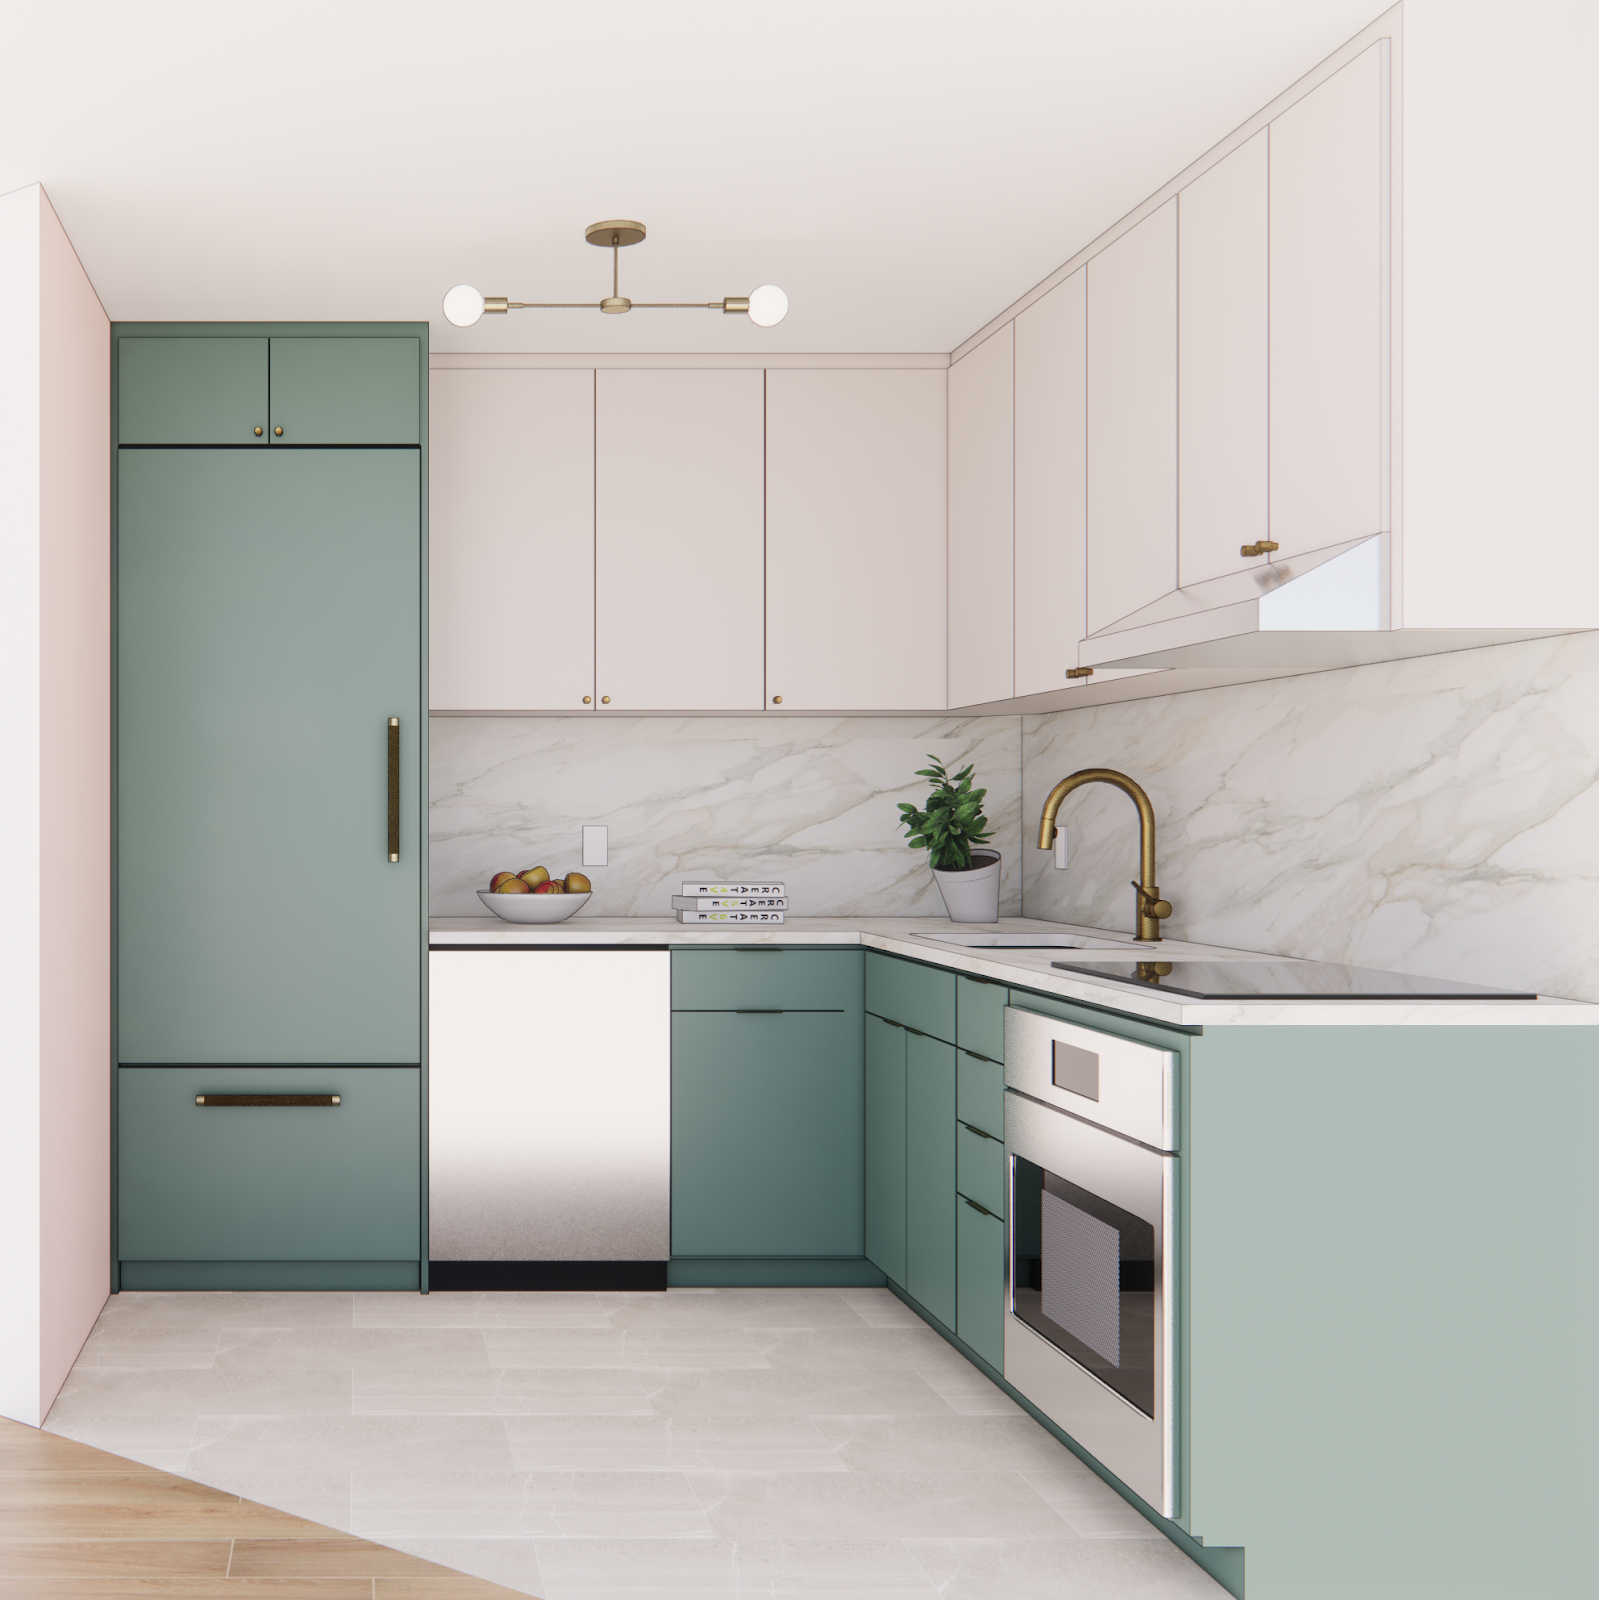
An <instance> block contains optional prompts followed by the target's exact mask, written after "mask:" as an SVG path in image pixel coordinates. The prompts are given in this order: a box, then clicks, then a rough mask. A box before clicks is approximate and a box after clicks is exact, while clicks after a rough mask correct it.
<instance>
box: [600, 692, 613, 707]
mask: <svg viewBox="0 0 1599 1600" xmlns="http://www.w3.org/2000/svg"><path fill="white" fill-rule="evenodd" d="M610 703H611V697H610V696H609V695H608V694H602V695H601V696H600V704H601V705H602V706H608V705H609V704H610Z"/></svg>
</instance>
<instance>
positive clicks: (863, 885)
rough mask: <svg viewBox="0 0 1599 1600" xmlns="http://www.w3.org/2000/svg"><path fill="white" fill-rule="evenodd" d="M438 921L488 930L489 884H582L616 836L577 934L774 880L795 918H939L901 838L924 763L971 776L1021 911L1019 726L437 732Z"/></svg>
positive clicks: (996, 722) (976, 722) (684, 724)
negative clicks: (698, 883) (477, 923)
mask: <svg viewBox="0 0 1599 1600" xmlns="http://www.w3.org/2000/svg"><path fill="white" fill-rule="evenodd" d="M431 740H432V753H431V763H430V767H431V783H432V804H431V813H430V836H431V837H430V850H431V859H432V867H431V903H432V912H433V914H434V915H435V916H470V915H474V914H480V913H481V912H482V909H483V907H482V904H481V902H480V901H479V900H478V898H477V895H476V893H475V892H474V891H475V890H477V889H480V888H486V887H487V886H488V880H489V876H490V874H491V873H493V872H495V871H498V870H500V869H502V868H512V869H515V868H521V867H525V866H532V865H534V864H535V863H543V864H544V865H546V866H548V867H549V868H550V869H551V870H552V871H561V870H564V869H568V868H573V867H577V866H578V865H579V862H580V860H581V849H580V846H581V838H582V835H581V832H580V830H581V828H582V826H583V824H585V823H605V824H607V825H608V826H609V828H610V864H609V866H606V867H596V868H593V869H585V870H587V871H588V874H589V877H590V878H591V879H592V880H593V883H594V898H593V899H592V900H591V901H590V902H589V904H588V905H587V906H586V907H585V909H584V912H583V913H581V915H583V916H589V915H592V916H600V917H628V916H660V915H662V914H664V913H667V912H669V911H670V909H671V900H670V897H671V896H672V895H673V894H674V893H676V892H677V890H678V885H679V883H680V882H681V880H683V879H684V878H687V877H692V876H694V875H695V874H697V873H739V874H743V875H745V876H747V877H749V878H752V879H754V878H763V877H767V876H771V877H772V878H775V879H780V880H782V881H784V882H786V883H787V885H788V894H789V904H790V912H791V914H795V915H803V916H818V917H828V916H851V915H869V916H879V917H882V916H890V917H906V916H942V915H943V910H944V907H943V902H942V901H941V900H940V898H939V894H938V889H937V886H936V884H935V883H934V881H933V878H932V875H931V873H930V872H929V871H928V867H927V856H926V853H925V852H924V851H912V850H910V849H908V848H907V847H906V845H905V840H904V835H903V834H902V833H901V832H900V831H899V829H898V827H897V826H896V824H897V821H898V815H899V813H898V811H897V810H896V806H897V804H898V802H899V801H901V800H911V801H918V800H919V799H920V798H922V797H923V796H925V794H926V780H925V779H922V778H917V777H915V776H914V774H915V772H916V771H917V769H918V768H920V767H924V766H926V765H927V760H926V758H927V756H928V754H929V753H932V754H935V755H937V756H938V757H939V759H941V760H942V761H944V762H945V763H946V765H947V766H949V767H950V768H951V769H954V768H957V767H960V766H963V765H965V764H966V763H967V762H972V763H975V765H976V768H977V781H978V782H979V783H980V784H981V785H983V786H985V787H986V788H987V789H988V800H987V802H986V806H987V814H988V817H989V821H990V824H991V826H992V829H993V834H994V840H993V842H994V845H995V847H996V848H998V849H999V850H1000V852H1001V853H1002V856H1003V860H1004V867H1003V872H1002V877H1001V884H1000V912H1001V915H1009V916H1013V915H1016V914H1018V913H1019V912H1020V909H1021V867H1020V862H1019V859H1018V858H1019V854H1020V845H1021V829H1020V821H1021V808H1020V800H1021V719H1020V718H1019V717H766V718H763V717H595V718H593V719H585V718H581V717H434V718H433V719H432V722H431Z"/></svg>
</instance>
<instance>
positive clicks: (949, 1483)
mask: <svg viewBox="0 0 1599 1600" xmlns="http://www.w3.org/2000/svg"><path fill="white" fill-rule="evenodd" d="M45 1426H46V1427H47V1428H49V1429H50V1430H52V1431H53V1432H55V1433H59V1434H62V1435H64V1436H66V1437H68V1438H72V1439H80V1440H82V1441H84V1442H85V1443H87V1444H93V1445H97V1446H99V1447H100V1448H101V1449H104V1450H110V1451H114V1452H116V1453H117V1454H119V1455H124V1456H128V1457H131V1458H132V1459H134V1460H136V1461H142V1462H145V1463H147V1464H148V1465H150V1466H155V1467H162V1468H165V1469H167V1470H169V1471H173V1472H179V1473H183V1474H185V1475H187V1476H188V1477H191V1478H194V1479H197V1480H198V1481H200V1482H201V1483H205V1484H209V1485H211V1486H213V1487H215V1488H218V1489H224V1490H227V1491H228V1492H229V1493H231V1494H237V1495H243V1496H245V1497H247V1498H249V1499H252V1500H257V1501H261V1502H263V1503H265V1504H266V1505H269V1506H275V1507H278V1508H280V1509H281V1510H284V1511H289V1512H292V1513H294V1514H296V1515H298V1516H302V1517H307V1518H310V1519H312V1520H313V1521H317V1522H321V1523H325V1524H328V1525H330V1526H332V1527H335V1528H339V1529H343V1530H345V1531H347V1532H350V1533H354V1534H358V1535H361V1536H362V1537H365V1538H368V1539H372V1540H375V1541H377V1542H380V1543H383V1544H387V1545H390V1546H393V1547H394V1548H396V1549H400V1550H407V1551H410V1552H412V1553H413V1554H415V1555H418V1556H422V1557H425V1558H426V1559H428V1560H431V1561H436V1562H439V1563H442V1564H443V1565H446V1566H449V1567H453V1568H456V1569H458V1570H460V1571H463V1572H468V1573H471V1574H473V1575H475V1576H477V1577H481V1578H485V1579H488V1580H490V1581H491V1582H495V1583H500V1584H504V1585H506V1586H507V1587H509V1588H512V1589H519V1590H522V1591H523V1592H525V1593H527V1594H532V1595H541V1596H544V1597H546V1600H655V1597H657V1596H658V1597H662V1600H667V1597H671V1600H689V1597H698V1596H707V1597H711V1596H715V1597H735V1596H736V1597H743V1596H750V1597H753V1596H767V1597H774V1600H775V1597H779V1596H780V1597H783V1600H807V1597H814V1600H823V1597H825V1600H907V1597H912V1596H934V1595H937V1596H942V1597H946V1600H989V1597H995V1600H997V1597H999V1596H1004V1597H1005V1600H1190V1597H1192V1600H1200V1597H1204V1600H1224V1595H1225V1591H1224V1590H1222V1589H1221V1588H1220V1587H1219V1586H1218V1585H1217V1584H1215V1583H1213V1582H1212V1581H1211V1580H1210V1579H1209V1578H1208V1577H1206V1576H1205V1574H1204V1573H1203V1572H1201V1571H1200V1570H1199V1568H1198V1567H1196V1566H1194V1565H1193V1563H1192V1562H1190V1561H1189V1560H1188V1559H1187V1558H1186V1557H1185V1556H1184V1555H1183V1554H1182V1553H1181V1552H1180V1551H1178V1550H1176V1549H1175V1548H1174V1547H1173V1546H1172V1545H1171V1544H1169V1543H1168V1542H1167V1541H1166V1540H1165V1539H1163V1538H1162V1537H1161V1536H1160V1535H1159V1534H1158V1533H1156V1532H1155V1531H1154V1530H1153V1529H1152V1528H1150V1527H1149V1525H1148V1524H1147V1523H1145V1522H1144V1521H1143V1519H1142V1518H1141V1517H1139V1516H1138V1515H1137V1514H1136V1513H1134V1512H1133V1511H1131V1510H1130V1509H1129V1508H1128V1507H1127V1506H1126V1505H1125V1504H1124V1503H1123V1502H1122V1500H1121V1499H1120V1498H1119V1497H1117V1496H1116V1495H1115V1494H1113V1493H1112V1492H1111V1491H1110V1490H1109V1489H1107V1488H1106V1487H1105V1485H1104V1484H1102V1483H1101V1482H1100V1481H1099V1480H1098V1479H1097V1478H1096V1477H1094V1475H1093V1474H1092V1473H1090V1472H1089V1471H1088V1470H1087V1469H1086V1468H1085V1467H1084V1466H1083V1465H1082V1464H1081V1463H1080V1462H1079V1461H1077V1460H1076V1458H1075V1457H1073V1456H1072V1455H1071V1454H1070V1452H1069V1451H1067V1450H1065V1449H1064V1448H1063V1447H1062V1446H1061V1445H1060V1444H1058V1443H1057V1442H1056V1441H1055V1440H1054V1439H1052V1438H1051V1437H1050V1436H1049V1435H1048V1434H1047V1433H1046V1432H1045V1431H1044V1430H1043V1429H1042V1428H1040V1427H1039V1426H1038V1425H1037V1424H1036V1423H1035V1422H1034V1421H1033V1420H1032V1419H1031V1418H1030V1417H1028V1416H1027V1415H1026V1414H1025V1413H1024V1412H1023V1411H1021V1410H1020V1409H1019V1408H1018V1407H1017V1406H1016V1405H1014V1404H1013V1403H1012V1402H1011V1401H1010V1400H1009V1399H1008V1398H1007V1397H1006V1396H1005V1395H1004V1394H1002V1393H1001V1392H1000V1390H998V1389H997V1388H995V1386H994V1385H993V1384H991V1383H990V1382H989V1381H988V1380H987V1379H986V1378H985V1377H983V1375H982V1374H981V1373H980V1372H978V1371H977V1370H976V1369H975V1368H974V1367H972V1366H971V1365H970V1364H969V1363H967V1362H966V1361H965V1360H963V1359H962V1358H961V1357H960V1356H959V1355H957V1354H956V1353H955V1352H954V1351H953V1350H952V1349H951V1348H950V1347H949V1346H948V1345H947V1344H946V1343H945V1342H944V1341H943V1340H942V1339H940V1338H939V1337H938V1335H937V1334H935V1333H934V1332H933V1331H932V1330H931V1329H930V1328H928V1327H927V1326H926V1325H925V1324H924V1323H922V1322H921V1321H920V1319H918V1318H917V1317H916V1316H915V1315H914V1314H913V1313H911V1312H910V1311H909V1310H907V1309H906V1307H905V1306H903V1305H902V1304H901V1303H900V1302H899V1301H898V1300H897V1299H895V1298H894V1296H893V1295H891V1294H890V1293H889V1292H888V1291H887V1290H886V1289H673V1290H671V1291H669V1292H668V1293H666V1294H664V1295H661V1294H657V1295H649V1294H434V1295H429V1296H426V1297H423V1296H418V1295H414V1294H409V1295H408V1294H149V1293H139V1294H132V1293H130V1294H122V1295H117V1296H114V1297H113V1298H112V1300H111V1302H110V1304H109V1305H108V1306H107V1307H106V1310H105V1311H104V1312H103V1313H102V1314H101V1317H100V1320H99V1322H98V1323H97V1325H96V1327H95V1330H94V1332H93V1334H92V1335H91V1336H90V1338H89V1342H88V1344H87V1345H86V1346H85V1347H84V1350H83V1354H82V1355H81V1356H80V1357H79V1359H78V1362H77V1365H76V1366H75V1367H74V1368H73V1371H72V1374H71V1376H70V1377H69V1378H68V1380H67V1383H66V1386H65V1387H64V1388H63V1390H62V1392H61V1395H60V1398H59V1399H58V1400H57V1401H56V1404H55V1407H54V1408H53V1409H52V1411H51V1413H50V1416H49V1418H48V1419H47V1421H46V1424H45Z"/></svg>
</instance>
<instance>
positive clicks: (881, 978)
mask: <svg viewBox="0 0 1599 1600" xmlns="http://www.w3.org/2000/svg"><path fill="white" fill-rule="evenodd" d="M866 1009H867V1010H868V1011H870V1012H872V1013H873V1015H874V1016H879V1017H883V1018H885V1019H886V1020H887V1021H889V1022H897V1023H899V1024H901V1026H903V1027H906V1028H913V1029H915V1030H916V1031H917V1032H918V1033H926V1034H931V1035H932V1037H933V1038H935V1039H942V1040H944V1041H945V1042H946V1043H947V1044H953V1043H954V1042H955V974H954V973H953V972H943V971H941V970H940V969H939V968H937V967H924V966H923V965H922V964H921V963H920V962H919V961H904V960H901V959H900V957H898V956H890V955H885V954H884V953H883V952H882V951H881V950H868V951H867V952H866Z"/></svg>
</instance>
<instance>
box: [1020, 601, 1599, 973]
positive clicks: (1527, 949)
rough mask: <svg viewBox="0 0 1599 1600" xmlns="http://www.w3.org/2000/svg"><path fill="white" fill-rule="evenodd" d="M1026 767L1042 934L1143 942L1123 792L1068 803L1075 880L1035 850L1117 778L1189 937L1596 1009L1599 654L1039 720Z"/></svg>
mask: <svg viewBox="0 0 1599 1600" xmlns="http://www.w3.org/2000/svg"><path fill="white" fill-rule="evenodd" d="M1022 746H1023V770H1024V779H1023V786H1022V791H1023V792H1022V832H1023V835H1024V839H1023V844H1024V849H1023V853H1022V874H1023V899H1024V909H1025V912H1026V914H1027V915H1028V916H1029V917H1044V918H1049V919H1052V920H1060V921H1067V922H1073V923H1081V924H1086V925H1089V926H1094V927H1104V928H1122V929H1128V930H1130V929H1131V927H1132V915H1133V892H1132V889H1131V888H1130V887H1129V886H1128V879H1129V878H1131V877H1132V876H1133V869H1134V868H1135V866H1136V863H1137V859H1138V851H1137V818H1136V814H1135V812H1134V810H1133V807H1132V805H1131V804H1130V803H1129V801H1128V800H1127V798H1126V797H1125V796H1124V795H1121V794H1119V793H1116V792H1114V791H1113V790H1111V789H1108V788H1102V787H1097V786H1096V787H1090V788H1087V789H1083V790H1079V791H1077V792H1076V793H1074V794H1072V795H1070V796H1069V797H1068V798H1067V800H1066V803H1065V805H1064V806H1063V807H1062V810H1061V821H1062V822H1063V823H1065V824H1066V825H1067V826H1068V828H1069V830H1070V831H1069V835H1068V838H1069V845H1070V857H1071V861H1070V865H1069V866H1068V867H1067V868H1066V869H1065V870H1064V871H1060V870H1056V869H1055V868H1054V867H1053V865H1052V857H1051V856H1050V855H1049V854H1046V853H1044V852H1041V851H1039V850H1037V849H1036V848H1034V847H1033V845H1034V840H1033V838H1032V837H1031V835H1032V830H1033V829H1035V828H1036V826H1037V817H1038V814H1039V811H1040V810H1041V808H1042V806H1043V802H1044V797H1045V796H1046V795H1047V794H1048V792H1049V790H1050V787H1051V786H1052V785H1053V784H1054V783H1056V782H1057V781H1058V780H1059V779H1061V778H1063V777H1065V776H1066V774H1067V773H1069V772H1073V771H1075V770H1077V769H1078V768H1079V767H1086V766H1111V767H1117V768H1120V769H1121V770H1122V771H1124V772H1127V773H1129V774H1130V775H1131V776H1132V777H1134V778H1136V779H1137V780H1138V781H1139V782H1140V783H1141V784H1142V785H1143V786H1144V788H1145V789H1146V790H1148V791H1149V795H1150V798H1151V800H1152V801H1153V803H1154V806H1155V813H1156V816H1157V818H1158V820H1159V845H1160V859H1159V866H1160V886H1161V890H1162V892H1163V893H1165V894H1166V895H1167V896H1169V897H1170V899H1171V901H1172V903H1173V905H1174V907H1175V912H1176V914H1175V916H1174V917H1173V919H1172V921H1171V922H1170V923H1169V924H1168V928H1169V930H1170V931H1171V933H1172V934H1173V935H1174V936H1175V937H1177V938H1181V939H1187V940H1192V941H1195V942H1199V943H1207V944H1219V945H1230V946H1235V947H1241V948H1246V949H1255V950H1269V951H1273V952H1277V953H1280V954H1283V955H1292V956H1300V957H1305V958H1310V959H1315V960H1323V961H1345V962H1351V963H1354V964H1356V965H1359V966H1367V967H1381V968H1386V969H1388V970H1390V971H1399V972H1416V973H1424V974H1427V975H1429V976H1435V977H1447V978H1458V979H1462V980H1467V981H1475V982H1480V983H1489V984H1498V985H1502V986H1507V987H1515V988H1529V989H1536V990H1538V991H1539V992H1541V993H1544V994H1551V995H1563V996H1567V997H1570V998H1574V999H1581V1000H1590V1001H1599V926H1596V924H1595V921H1594V919H1593V917H1592V916H1590V915H1588V914H1587V912H1588V910H1589V908H1591V906H1592V904H1593V902H1594V894H1595V889H1596V888H1599V787H1596V779H1599V634H1594V633H1584V634H1568V635H1564V636H1561V637H1559V638H1552V639H1542V640H1534V641H1529V642H1526V643H1521V644H1510V645H1496V646H1492V647H1489V648H1486V649H1481V650H1468V651H1457V652H1453V653H1450V654H1447V655H1437V656H1424V657H1420V658H1415V659H1411V660H1407V661H1395V662H1388V663H1384V664H1381V665H1376V666H1366V667H1354V668H1349V669H1346V670H1343V671H1337V672H1323V673H1315V674H1310V675H1307V676H1302V677H1295V678H1280V679H1275V680H1271V681H1266V682H1260V683H1250V684H1242V685H1236V686H1233V687H1228V688H1220V689H1208V690H1202V691H1199V692H1197V693H1193V694H1185V695H1172V696H1167V697H1164V698H1160V699H1149V700H1133V701H1126V702H1122V703H1120V704H1116V705H1105V706H1093V707H1085V708H1083V709H1082V710H1073V711H1061V712H1056V713H1053V714H1051V715H1048V716H1028V717H1025V718H1024V719H1023V734H1022Z"/></svg>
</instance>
